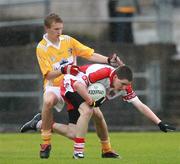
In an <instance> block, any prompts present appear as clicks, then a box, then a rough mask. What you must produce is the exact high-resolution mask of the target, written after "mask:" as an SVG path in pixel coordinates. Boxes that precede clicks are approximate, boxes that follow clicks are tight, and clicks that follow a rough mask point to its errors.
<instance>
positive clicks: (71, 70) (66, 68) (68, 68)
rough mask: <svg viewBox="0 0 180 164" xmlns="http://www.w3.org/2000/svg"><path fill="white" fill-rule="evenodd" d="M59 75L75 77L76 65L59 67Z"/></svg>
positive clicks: (77, 71)
mask: <svg viewBox="0 0 180 164" xmlns="http://www.w3.org/2000/svg"><path fill="white" fill-rule="evenodd" d="M61 73H62V74H71V75H74V76H76V75H77V74H78V73H79V67H78V66H76V65H66V66H64V67H61Z"/></svg>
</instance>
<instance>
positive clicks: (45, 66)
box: [36, 45, 52, 77]
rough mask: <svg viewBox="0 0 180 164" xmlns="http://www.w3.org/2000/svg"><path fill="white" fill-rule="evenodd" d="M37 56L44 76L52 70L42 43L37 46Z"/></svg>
mask: <svg viewBox="0 0 180 164" xmlns="http://www.w3.org/2000/svg"><path fill="white" fill-rule="evenodd" d="M36 56H37V60H38V63H39V66H40V69H41V72H42V74H43V77H44V76H45V75H46V74H47V73H48V72H49V71H51V70H52V67H51V64H50V63H49V62H48V59H47V57H46V52H45V51H44V50H43V48H41V46H40V45H38V46H37V48H36Z"/></svg>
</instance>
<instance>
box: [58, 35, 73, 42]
mask: <svg viewBox="0 0 180 164" xmlns="http://www.w3.org/2000/svg"><path fill="white" fill-rule="evenodd" d="M71 39H72V37H71V36H69V35H61V36H60V40H61V41H70V40H71Z"/></svg>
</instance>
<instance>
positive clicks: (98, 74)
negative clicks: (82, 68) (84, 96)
mask: <svg viewBox="0 0 180 164" xmlns="http://www.w3.org/2000/svg"><path fill="white" fill-rule="evenodd" d="M110 73H111V69H110V68H101V69H98V70H97V71H94V72H92V73H90V74H89V76H88V78H89V81H90V82H91V83H95V82H97V81H99V80H102V79H105V78H108V77H109V76H110Z"/></svg>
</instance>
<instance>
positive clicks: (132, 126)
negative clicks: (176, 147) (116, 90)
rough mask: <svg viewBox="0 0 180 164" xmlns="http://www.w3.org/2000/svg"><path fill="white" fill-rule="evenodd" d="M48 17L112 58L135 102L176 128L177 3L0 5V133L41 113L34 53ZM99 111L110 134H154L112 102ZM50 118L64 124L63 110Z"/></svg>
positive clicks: (17, 1) (3, 0) (127, 108)
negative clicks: (125, 73) (129, 76)
mask: <svg viewBox="0 0 180 164" xmlns="http://www.w3.org/2000/svg"><path fill="white" fill-rule="evenodd" d="M50 12H56V13H58V14H59V15H60V16H61V18H62V19H63V20H64V34H67V35H70V36H72V37H75V38H76V39H77V40H79V41H80V42H82V43H84V44H86V45H87V46H89V47H92V48H94V49H95V51H96V52H99V53H101V54H103V55H106V56H109V55H110V54H112V53H113V52H115V53H117V54H118V55H119V57H120V58H121V59H122V60H123V61H124V62H125V63H126V64H128V65H130V66H131V67H132V69H133V71H134V84H133V87H134V90H135V91H136V93H137V95H138V96H139V98H140V99H141V100H142V101H143V102H144V103H146V104H147V105H148V106H149V107H150V108H151V109H152V110H153V111H154V112H155V113H156V114H157V115H158V116H159V117H160V118H161V119H162V120H165V121H167V122H170V123H172V124H173V125H176V126H177V127H180V101H179V100H180V1H179V0H61V1H59V0H0V132H16V131H18V130H19V127H20V126H21V125H22V124H23V123H25V122H26V121H28V120H29V119H31V118H32V116H33V115H34V114H36V113H37V112H39V111H40V110H41V105H42V77H41V74H40V71H39V66H38V64H37V60H36V55H35V48H36V45H37V43H38V42H39V41H40V40H41V38H42V35H43V34H44V29H43V19H44V17H45V16H46V15H47V14H48V13H50ZM78 62H79V65H81V64H85V63H86V61H84V60H79V61H78ZM101 109H102V111H103V113H104V115H105V118H106V120H107V124H108V126H109V129H110V130H111V131H133V130H138V131H146V130H152V131H156V130H158V128H157V127H156V126H154V124H153V123H152V122H150V121H149V120H147V118H145V117H144V116H142V115H141V114H140V113H139V112H137V111H136V110H135V109H134V108H133V106H132V105H131V104H128V103H126V102H123V101H122V100H119V98H116V99H114V100H113V101H110V102H105V103H104V104H103V106H102V108H101ZM54 116H55V121H57V122H64V123H67V120H68V119H67V112H66V110H63V112H61V113H57V112H56V111H55V110H54ZM90 129H91V130H94V129H93V126H92V123H91V124H90Z"/></svg>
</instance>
